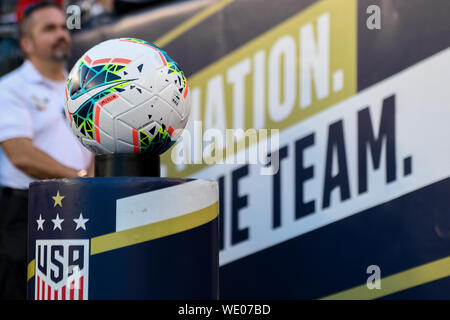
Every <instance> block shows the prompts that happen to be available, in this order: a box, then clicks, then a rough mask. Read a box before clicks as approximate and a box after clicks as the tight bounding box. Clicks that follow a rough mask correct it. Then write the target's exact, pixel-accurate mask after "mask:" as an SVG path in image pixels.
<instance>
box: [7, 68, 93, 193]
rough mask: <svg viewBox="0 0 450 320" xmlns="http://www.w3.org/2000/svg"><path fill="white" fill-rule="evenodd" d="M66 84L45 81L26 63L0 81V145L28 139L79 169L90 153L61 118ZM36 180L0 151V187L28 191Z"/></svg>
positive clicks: (82, 166)
mask: <svg viewBox="0 0 450 320" xmlns="http://www.w3.org/2000/svg"><path fill="white" fill-rule="evenodd" d="M64 86H65V81H60V82H56V81H51V80H49V79H47V78H44V77H43V76H42V75H41V74H40V73H39V71H38V70H37V69H36V68H35V67H34V66H33V64H32V63H31V62H30V61H28V60H26V61H25V62H24V63H23V64H22V65H21V66H20V67H19V68H17V69H16V70H14V71H13V72H11V73H9V74H7V75H5V76H4V77H2V78H1V79H0V142H2V141H5V140H8V139H12V138H19V137H25V138H31V139H32V140H33V144H34V145H35V146H36V147H37V148H39V149H41V150H42V151H44V152H45V153H47V154H49V155H50V156H51V157H53V158H54V159H55V160H57V161H58V162H60V163H62V164H64V165H66V166H68V167H71V168H74V169H76V170H82V169H86V168H88V167H89V164H90V162H91V159H92V154H91V152H90V151H88V150H87V149H86V148H85V147H84V146H83V145H82V144H81V143H80V142H79V141H78V140H77V138H76V137H75V135H74V134H73V133H72V130H71V129H70V127H69V124H68V123H67V121H66V120H65V118H64ZM33 181H36V179H35V178H32V177H30V176H28V175H27V174H26V173H24V172H22V171H20V170H19V169H17V168H16V167H15V166H14V165H13V164H12V163H11V162H10V161H9V159H8V157H7V156H6V154H5V152H4V151H3V148H0V185H1V186H7V187H11V188H15V189H28V185H29V184H30V183H31V182H33Z"/></svg>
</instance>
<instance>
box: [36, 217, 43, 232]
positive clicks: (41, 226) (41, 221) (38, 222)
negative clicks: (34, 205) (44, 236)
mask: <svg viewBox="0 0 450 320" xmlns="http://www.w3.org/2000/svg"><path fill="white" fill-rule="evenodd" d="M36 222H37V224H38V228H37V229H38V230H39V229H41V230H42V231H44V222H45V219H42V216H41V215H39V219H38V220H36Z"/></svg>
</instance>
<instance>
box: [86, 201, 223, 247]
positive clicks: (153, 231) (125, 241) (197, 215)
mask: <svg viewBox="0 0 450 320" xmlns="http://www.w3.org/2000/svg"><path fill="white" fill-rule="evenodd" d="M217 214H218V202H215V203H214V204H212V205H210V206H209V207H206V208H203V209H200V210H198V211H194V212H191V213H188V214H185V215H182V216H180V217H176V218H172V219H168V220H164V221H160V222H156V223H152V224H148V225H145V226H141V227H136V228H132V229H128V230H124V231H119V232H114V233H109V234H106V235H103V236H99V237H95V238H92V239H91V255H94V254H99V253H102V252H107V251H111V250H114V249H119V248H123V247H127V246H131V245H134V244H138V243H142V242H146V241H150V240H154V239H158V238H162V237H166V236H169V235H172V234H175V233H179V232H182V231H186V230H189V229H193V228H195V227H198V226H201V225H203V224H205V223H208V222H210V221H211V220H213V219H215V218H216V217H217Z"/></svg>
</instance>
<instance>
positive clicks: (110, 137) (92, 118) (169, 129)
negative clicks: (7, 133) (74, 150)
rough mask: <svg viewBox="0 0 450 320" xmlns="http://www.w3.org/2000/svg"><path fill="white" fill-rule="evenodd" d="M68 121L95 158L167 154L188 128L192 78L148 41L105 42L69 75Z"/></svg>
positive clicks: (67, 93)
mask: <svg viewBox="0 0 450 320" xmlns="http://www.w3.org/2000/svg"><path fill="white" fill-rule="evenodd" d="M64 109H65V113H66V119H67V120H68V121H69V124H70V126H71V128H72V130H73V132H74V134H75V135H76V136H77V137H78V139H79V140H80V141H81V143H82V144H83V145H84V146H85V147H86V148H88V149H89V150H91V151H92V152H94V153H97V154H101V153H143V152H150V153H152V154H161V153H163V152H164V151H166V150H167V149H169V148H170V147H171V146H172V145H173V144H174V143H175V141H176V140H177V137H179V136H180V134H181V132H182V131H183V129H184V127H185V126H186V123H187V120H188V116H189V111H190V92H189V88H188V83H187V79H186V77H185V76H184V73H183V71H182V70H181V69H180V67H179V66H178V64H177V63H176V62H175V61H174V60H173V59H172V58H170V57H169V55H168V54H167V53H166V52H165V51H163V50H161V49H159V48H158V47H156V46H155V45H153V44H151V43H149V42H146V41H144V40H140V39H135V38H121V39H113V40H108V41H104V42H102V43H100V44H98V45H96V46H95V47H93V48H91V49H90V50H89V51H87V52H86V53H85V54H84V55H83V56H82V57H81V58H80V59H79V60H78V61H77V63H76V64H75V65H74V67H73V69H72V70H71V72H70V73H69V77H68V79H67V85H66V90H65V104H64Z"/></svg>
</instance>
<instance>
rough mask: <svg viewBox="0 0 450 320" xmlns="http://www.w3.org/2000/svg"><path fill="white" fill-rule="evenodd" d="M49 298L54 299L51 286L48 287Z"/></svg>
mask: <svg viewBox="0 0 450 320" xmlns="http://www.w3.org/2000/svg"><path fill="white" fill-rule="evenodd" d="M47 300H52V288H51V287H50V286H48V287H47Z"/></svg>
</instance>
